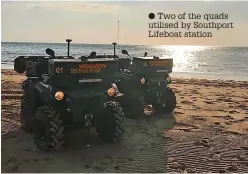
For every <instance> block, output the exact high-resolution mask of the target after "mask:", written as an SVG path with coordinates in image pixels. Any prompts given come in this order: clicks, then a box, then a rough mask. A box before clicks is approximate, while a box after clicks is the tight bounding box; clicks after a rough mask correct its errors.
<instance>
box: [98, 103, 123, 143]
mask: <svg viewBox="0 0 248 174" xmlns="http://www.w3.org/2000/svg"><path fill="white" fill-rule="evenodd" d="M96 131H97V133H98V137H99V138H100V139H101V140H103V141H106V142H113V143H117V142H119V141H120V140H121V137H122V135H123V132H124V113H123V111H122V108H121V106H120V105H119V103H118V102H113V101H109V102H107V103H106V108H105V109H104V111H103V113H102V114H101V115H99V116H98V117H97V118H96Z"/></svg>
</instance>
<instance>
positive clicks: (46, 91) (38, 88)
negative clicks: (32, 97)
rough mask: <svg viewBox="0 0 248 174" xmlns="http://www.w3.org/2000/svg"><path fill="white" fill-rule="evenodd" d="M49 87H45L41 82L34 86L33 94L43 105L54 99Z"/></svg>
mask: <svg viewBox="0 0 248 174" xmlns="http://www.w3.org/2000/svg"><path fill="white" fill-rule="evenodd" d="M49 87H50V86H49V85H46V84H44V83H42V82H39V83H37V84H36V85H35V87H34V88H35V92H36V94H37V95H38V97H39V98H40V99H42V100H43V101H44V102H45V103H49V102H50V101H53V100H54V97H53V95H52V93H51V90H50V88H49Z"/></svg>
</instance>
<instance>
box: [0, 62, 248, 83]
mask: <svg viewBox="0 0 248 174" xmlns="http://www.w3.org/2000/svg"><path fill="white" fill-rule="evenodd" d="M10 66H11V67H10ZM10 66H9V68H7V67H4V68H2V67H1V70H2V71H13V72H14V69H13V67H12V66H13V65H10ZM17 75H20V74H18V73H17ZM170 76H171V77H172V78H174V79H194V80H210V81H232V82H247V81H248V76H246V75H224V74H210V73H195V72H172V73H170Z"/></svg>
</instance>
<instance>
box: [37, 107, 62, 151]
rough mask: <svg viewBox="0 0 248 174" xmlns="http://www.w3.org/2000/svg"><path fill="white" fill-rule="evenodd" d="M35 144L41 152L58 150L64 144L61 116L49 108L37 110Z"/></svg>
mask: <svg viewBox="0 0 248 174" xmlns="http://www.w3.org/2000/svg"><path fill="white" fill-rule="evenodd" d="M34 125H35V129H34V130H35V131H34V132H35V137H34V139H35V144H36V145H37V147H38V148H39V149H40V150H41V151H48V150H49V149H52V150H57V149H58V148H59V147H60V146H61V145H62V144H63V137H64V135H63V133H64V126H63V123H62V120H61V114H60V113H58V112H57V111H55V110H54V109H52V108H50V107H48V106H41V107H39V108H38V109H37V112H36V114H35V117H34Z"/></svg>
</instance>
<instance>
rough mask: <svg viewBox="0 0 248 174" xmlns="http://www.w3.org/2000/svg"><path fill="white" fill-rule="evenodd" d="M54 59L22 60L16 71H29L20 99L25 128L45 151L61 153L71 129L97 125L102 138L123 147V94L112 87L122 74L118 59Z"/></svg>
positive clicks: (22, 57) (20, 59) (17, 62)
mask: <svg viewBox="0 0 248 174" xmlns="http://www.w3.org/2000/svg"><path fill="white" fill-rule="evenodd" d="M67 42H68V55H67V58H63V57H61V56H55V53H54V51H53V50H52V49H50V48H48V49H46V53H47V54H48V55H49V57H46V56H27V57H24V56H20V57H18V58H16V59H15V61H14V70H15V71H16V72H18V73H24V72H26V76H27V79H26V80H25V81H24V82H23V84H22V88H23V90H24V95H23V96H22V98H21V113H20V117H21V124H22V128H23V129H24V130H25V131H28V132H31V131H33V132H34V137H35V144H36V145H37V147H38V148H39V149H40V150H42V151H47V150H49V149H53V150H56V149H57V148H59V147H60V146H61V145H62V144H63V137H64V134H65V133H66V131H68V130H70V129H85V128H90V127H92V126H94V127H96V131H97V133H98V136H99V138H100V139H102V140H104V141H108V142H118V141H119V140H120V138H121V137H122V134H123V132H124V127H123V126H124V125H123V123H124V113H123V112H122V108H121V106H120V104H119V102H118V99H119V98H121V96H122V95H123V94H121V93H120V92H119V90H118V88H117V86H116V85H115V84H114V83H113V81H114V80H115V79H116V74H115V72H117V71H118V64H117V61H116V59H114V58H107V59H99V58H92V57H91V58H90V57H89V58H86V59H83V58H82V59H75V58H73V57H69V43H70V42H71V40H70V39H68V40H67Z"/></svg>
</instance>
